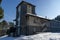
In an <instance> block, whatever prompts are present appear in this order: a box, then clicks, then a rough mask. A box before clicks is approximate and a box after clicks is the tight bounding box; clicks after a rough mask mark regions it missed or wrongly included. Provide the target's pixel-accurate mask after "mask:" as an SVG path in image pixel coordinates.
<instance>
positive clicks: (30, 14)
mask: <svg viewBox="0 0 60 40" xmlns="http://www.w3.org/2000/svg"><path fill="white" fill-rule="evenodd" d="M26 15H29V16H33V17H37V18H41V19H45V20H48V21H51V20H50V19H47V18H43V17H40V16H38V15H34V14H29V13H27V14H26Z"/></svg>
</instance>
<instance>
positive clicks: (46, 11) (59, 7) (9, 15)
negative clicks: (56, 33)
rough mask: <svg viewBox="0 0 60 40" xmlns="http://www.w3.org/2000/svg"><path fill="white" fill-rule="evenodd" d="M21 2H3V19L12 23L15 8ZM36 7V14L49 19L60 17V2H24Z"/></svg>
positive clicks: (8, 0) (6, 0) (31, 0)
mask: <svg viewBox="0 0 60 40" xmlns="http://www.w3.org/2000/svg"><path fill="white" fill-rule="evenodd" d="M21 1H22V0H3V1H2V8H3V9H4V19H5V20H6V21H9V22H10V21H13V20H14V19H15V17H16V6H17V5H18V4H19V3H20V2H21ZM24 1H27V2H29V3H31V4H33V5H35V6H36V14H37V15H39V16H43V17H45V16H47V17H48V18H49V19H53V18H55V17H56V16H57V15H60V0H24Z"/></svg>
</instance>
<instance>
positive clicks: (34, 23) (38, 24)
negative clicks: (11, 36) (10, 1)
mask: <svg viewBox="0 0 60 40" xmlns="http://www.w3.org/2000/svg"><path fill="white" fill-rule="evenodd" d="M35 7H36V6H35V5H32V4H30V3H28V2H25V1H22V2H21V3H19V4H18V6H17V7H16V9H17V10H16V19H15V21H16V28H17V30H16V33H17V35H32V34H36V33H39V32H45V31H46V30H47V27H48V25H47V24H48V22H49V21H50V20H48V19H46V18H42V17H39V16H37V14H36V13H35Z"/></svg>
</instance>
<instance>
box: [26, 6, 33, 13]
mask: <svg viewBox="0 0 60 40" xmlns="http://www.w3.org/2000/svg"><path fill="white" fill-rule="evenodd" d="M27 13H32V7H31V6H30V5H27Z"/></svg>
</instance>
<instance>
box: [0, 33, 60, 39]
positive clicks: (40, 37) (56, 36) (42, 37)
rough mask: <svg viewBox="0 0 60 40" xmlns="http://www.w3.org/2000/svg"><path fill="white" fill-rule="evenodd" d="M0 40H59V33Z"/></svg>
mask: <svg viewBox="0 0 60 40" xmlns="http://www.w3.org/2000/svg"><path fill="white" fill-rule="evenodd" d="M0 40H60V33H39V34H36V35H30V36H21V37H17V38H16V37H2V38H1V37H0Z"/></svg>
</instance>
